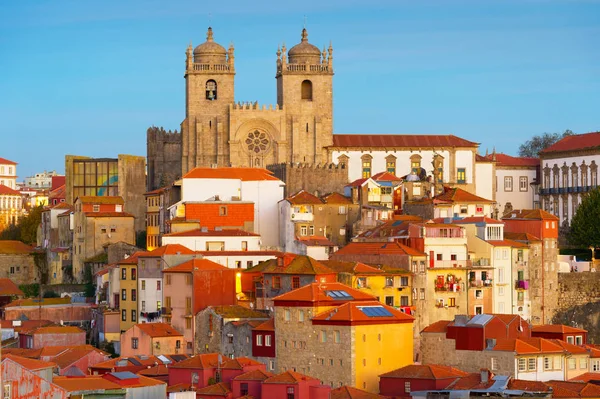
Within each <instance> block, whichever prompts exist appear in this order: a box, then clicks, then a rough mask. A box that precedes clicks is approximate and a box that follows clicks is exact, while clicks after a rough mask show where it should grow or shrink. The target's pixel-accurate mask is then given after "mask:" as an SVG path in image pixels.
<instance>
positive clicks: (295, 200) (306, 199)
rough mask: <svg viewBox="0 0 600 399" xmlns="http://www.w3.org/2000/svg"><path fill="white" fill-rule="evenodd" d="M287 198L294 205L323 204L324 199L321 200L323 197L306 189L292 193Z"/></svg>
mask: <svg viewBox="0 0 600 399" xmlns="http://www.w3.org/2000/svg"><path fill="white" fill-rule="evenodd" d="M285 200H286V201H288V202H289V203H290V204H292V205H305V204H312V205H321V204H323V201H321V199H320V198H319V197H317V196H316V195H312V194H311V193H309V192H307V191H305V190H300V191H298V192H297V193H295V194H292V195H290V196H289V197H287V198H286V199H285Z"/></svg>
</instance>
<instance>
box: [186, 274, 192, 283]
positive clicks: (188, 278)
mask: <svg viewBox="0 0 600 399" xmlns="http://www.w3.org/2000/svg"><path fill="white" fill-rule="evenodd" d="M185 283H186V284H187V285H192V275H191V274H186V275H185Z"/></svg>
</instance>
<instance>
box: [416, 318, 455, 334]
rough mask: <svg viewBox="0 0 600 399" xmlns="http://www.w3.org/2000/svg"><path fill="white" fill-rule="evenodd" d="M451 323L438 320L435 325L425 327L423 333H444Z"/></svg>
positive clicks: (450, 321)
mask: <svg viewBox="0 0 600 399" xmlns="http://www.w3.org/2000/svg"><path fill="white" fill-rule="evenodd" d="M450 323H452V320H438V321H436V322H435V323H432V324H430V325H428V326H427V327H425V328H424V329H423V331H421V332H425V333H445V332H446V330H447V328H448V325H449V324H450Z"/></svg>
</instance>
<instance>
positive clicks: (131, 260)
mask: <svg viewBox="0 0 600 399" xmlns="http://www.w3.org/2000/svg"><path fill="white" fill-rule="evenodd" d="M147 254H148V252H146V251H137V252H134V253H132V254H131V255H129V256H128V257H127V258H125V259H121V260H120V261H118V262H117V265H137V263H138V258H139V257H140V256H145V255H147Z"/></svg>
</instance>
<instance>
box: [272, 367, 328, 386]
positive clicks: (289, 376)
mask: <svg viewBox="0 0 600 399" xmlns="http://www.w3.org/2000/svg"><path fill="white" fill-rule="evenodd" d="M311 380H316V378H313V377H310V376H308V375H304V374H300V373H296V372H295V371H292V370H288V371H284V372H283V373H281V374H277V375H274V376H272V377H269V378H267V379H266V380H264V381H263V383H264V384H297V383H298V382H300V381H311Z"/></svg>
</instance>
